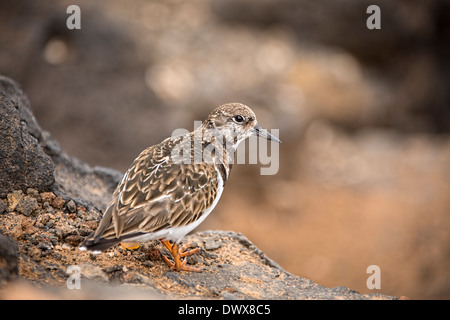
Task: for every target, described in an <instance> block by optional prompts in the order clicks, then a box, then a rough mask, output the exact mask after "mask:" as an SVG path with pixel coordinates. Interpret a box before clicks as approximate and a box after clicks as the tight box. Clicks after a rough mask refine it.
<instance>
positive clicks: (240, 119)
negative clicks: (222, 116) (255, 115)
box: [233, 114, 244, 123]
mask: <svg viewBox="0 0 450 320" xmlns="http://www.w3.org/2000/svg"><path fill="white" fill-rule="evenodd" d="M233 120H234V122H236V123H242V122H244V117H243V116H241V115H240V114H238V115H237V116H234V117H233Z"/></svg>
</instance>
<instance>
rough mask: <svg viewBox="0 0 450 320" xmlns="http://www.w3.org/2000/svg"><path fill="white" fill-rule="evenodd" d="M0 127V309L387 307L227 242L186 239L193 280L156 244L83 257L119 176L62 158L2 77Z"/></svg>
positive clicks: (211, 234) (215, 235)
mask: <svg viewBox="0 0 450 320" xmlns="http://www.w3.org/2000/svg"><path fill="white" fill-rule="evenodd" d="M0 118H1V119H2V121H1V122H0V153H1V161H0V174H1V177H0V178H1V181H2V184H1V186H0V299H9V298H13V299H14V298H15V299H17V298H19V299H21V298H39V299H42V298H55V299H59V298H84V299H94V298H97V299H98V298H100V299H106V298H115V299H117V298H120V299H121V298H151V299H395V297H389V296H385V295H381V294H360V293H358V292H356V291H353V290H350V289H348V288H345V287H337V288H326V287H323V286H321V285H318V284H316V283H314V282H313V281H311V280H309V279H305V278H302V277H299V276H295V275H292V274H290V273H288V272H286V271H285V270H283V269H282V268H281V267H280V266H279V265H278V264H277V263H276V262H274V261H272V260H271V259H269V258H268V257H267V256H266V255H265V254H264V252H262V251H261V250H259V249H258V248H257V247H256V246H254V245H253V244H252V243H251V242H250V241H249V240H248V239H247V238H246V237H245V236H243V235H241V234H239V233H235V232H224V231H208V232H197V233H194V234H191V235H189V236H188V237H186V239H185V242H186V243H187V242H188V243H191V244H192V245H193V246H195V247H198V248H199V249H200V251H199V253H198V254H196V255H193V256H191V257H188V263H189V264H195V265H196V266H200V267H202V268H203V269H204V271H203V272H201V273H185V272H173V271H171V270H169V268H168V267H167V266H166V265H165V264H164V262H163V261H162V259H161V254H166V253H165V249H164V248H163V246H162V245H161V244H159V243H158V242H149V243H146V244H144V245H142V246H141V247H140V248H139V249H137V250H132V251H131V250H126V249H123V248H122V247H120V246H118V247H115V248H112V249H109V250H107V251H106V252H104V253H102V254H100V255H93V254H91V253H88V252H82V251H80V250H78V248H77V246H78V244H79V243H80V242H81V241H82V240H83V238H84V237H85V236H87V235H88V234H89V233H90V232H92V231H93V230H95V229H96V228H97V225H98V221H99V220H100V218H101V210H102V209H103V208H104V206H105V205H106V203H107V201H108V199H109V197H110V194H111V192H112V190H113V188H114V186H115V185H116V184H117V182H118V181H119V179H120V178H121V174H120V173H119V172H117V171H114V170H111V169H107V168H101V167H95V168H91V167H89V166H88V165H87V164H85V163H83V162H81V161H79V160H77V159H74V158H72V157H70V156H69V155H67V154H66V153H64V151H63V150H62V148H61V147H60V146H59V145H58V144H57V142H56V141H54V139H53V138H52V137H51V135H50V134H49V133H48V132H45V131H42V130H41V129H40V127H39V125H38V124H37V122H36V120H35V118H34V116H33V114H32V111H31V107H30V104H29V101H28V99H27V97H26V95H25V94H24V93H23V91H22V90H21V88H20V86H19V85H18V84H17V83H15V82H14V81H13V80H11V79H9V78H6V77H1V76H0Z"/></svg>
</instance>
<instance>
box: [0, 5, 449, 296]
mask: <svg viewBox="0 0 450 320" xmlns="http://www.w3.org/2000/svg"><path fill="white" fill-rule="evenodd" d="M71 4H77V5H78V6H80V8H81V28H82V29H81V30H68V29H67V28H66V20H67V18H68V17H69V14H67V13H66V9H67V7H68V6H69V5H71ZM371 4H376V5H378V6H379V7H380V8H381V30H368V29H367V27H366V20H367V18H368V17H369V15H368V14H367V13H366V9H367V7H368V6H369V5H371ZM449 57H450V3H449V2H448V1H446V0H430V1H418V0H399V1H388V0H386V1H375V0H374V1H361V0H351V1H350V0H345V1H344V0H333V1H327V2H326V3H325V2H322V1H306V0H305V1H303V0H258V1H252V0H190V1H182V0H160V1H150V0H133V1H122V0H107V1H95V2H94V1H88V0H77V1H56V0H48V1H35V0H20V1H18V0H2V1H1V2H0V73H1V74H4V75H7V76H9V77H12V78H14V79H15V80H16V81H18V82H19V83H21V84H22V86H23V87H24V89H25V92H26V93H27V94H28V96H29V99H30V101H31V105H32V107H33V110H34V113H35V115H36V118H37V120H38V122H39V123H40V125H41V127H42V128H43V129H45V130H47V131H50V132H51V133H52V135H53V136H54V137H55V138H56V139H57V140H58V141H59V143H60V144H61V145H62V147H63V148H64V149H65V150H66V152H67V153H69V154H70V155H72V156H75V157H78V158H80V159H82V160H84V161H86V162H87V163H89V164H90V165H93V166H94V165H100V166H105V167H112V168H115V169H117V170H120V171H121V172H125V170H126V169H127V168H128V166H129V165H130V163H131V162H132V161H133V159H134V158H135V157H136V156H137V155H138V154H139V153H140V151H142V150H143V149H144V148H146V147H148V146H150V145H153V144H156V143H159V142H160V141H161V140H162V139H164V138H166V137H168V136H170V135H171V133H172V131H173V130H174V129H176V128H186V129H189V130H191V129H192V128H193V121H194V120H202V119H203V118H204V117H205V116H206V115H207V114H208V113H209V112H210V111H211V110H212V108H214V107H216V106H218V105H220V104H223V103H226V102H232V101H238V102H242V103H245V104H247V105H249V106H251V107H252V108H253V110H254V111H255V113H256V114H257V116H258V119H259V123H260V124H261V125H262V126H263V127H265V128H267V129H272V128H276V129H279V130H280V138H281V140H282V141H283V144H281V145H280V158H279V161H280V169H279V171H278V173H277V174H276V175H274V176H261V175H260V167H261V165H248V164H247V165H235V166H234V168H233V174H232V176H231V178H230V180H229V181H228V186H227V188H226V191H225V192H224V194H223V196H222V200H221V201H220V202H219V205H218V206H217V207H216V209H215V212H214V214H212V215H211V216H210V217H209V218H208V219H207V220H206V221H205V222H204V223H203V224H202V225H201V227H200V229H222V230H233V231H236V232H241V233H243V234H244V235H245V236H247V237H248V238H249V239H250V240H251V241H252V242H253V243H255V244H256V245H257V246H258V247H259V248H261V249H262V250H263V251H265V252H266V253H267V255H268V256H269V257H271V258H272V259H274V260H275V261H277V262H278V263H279V264H280V265H281V266H282V267H284V268H285V269H286V270H287V271H289V272H291V273H294V274H296V275H301V276H304V277H307V278H310V279H312V280H313V281H315V282H317V283H320V284H322V285H325V286H329V287H334V286H346V287H350V288H351V289H354V290H358V291H360V292H374V291H376V292H382V293H385V294H391V295H397V296H408V297H409V298H420V299H433V298H438V299H449V298H450V135H449V133H450V90H449V89H450V88H449V83H450V59H449ZM373 264H375V265H378V266H379V267H380V268H381V290H369V289H367V287H366V280H367V278H368V276H369V274H366V269H367V267H368V266H369V265H373Z"/></svg>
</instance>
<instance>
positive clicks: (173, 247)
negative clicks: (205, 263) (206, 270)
mask: <svg viewBox="0 0 450 320" xmlns="http://www.w3.org/2000/svg"><path fill="white" fill-rule="evenodd" d="M160 241H161V243H162V244H163V245H164V246H165V247H166V248H167V249H168V250H169V252H170V253H171V254H172V257H173V259H174V262H172V261H170V260H169V258H167V257H166V256H165V255H163V256H162V257H163V260H164V262H165V263H166V264H167V266H168V267H169V268H171V269H173V270H175V271H191V272H202V271H203V270H202V269H201V268H196V267H191V266H187V265H186V263H187V261H186V258H185V257H188V256H191V255H193V254H195V253H197V252H198V251H199V248H195V249H192V250H189V251H185V250H186V249H187V248H189V247H192V244H185V245H183V246H181V247H179V246H178V244H177V243H174V244H171V243H170V242H169V241H167V240H160ZM180 257H181V258H184V259H183V260H181V259H180Z"/></svg>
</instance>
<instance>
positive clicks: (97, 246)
mask: <svg viewBox="0 0 450 320" xmlns="http://www.w3.org/2000/svg"><path fill="white" fill-rule="evenodd" d="M120 241H121V240H120V239H117V238H113V239H96V238H92V237H91V236H89V237H87V239H86V240H84V241H83V242H82V243H81V244H80V246H79V249H80V250H82V251H92V252H93V253H94V254H98V253H100V252H102V251H104V250H106V249H108V248H111V247H113V246H115V245H116V244H118V243H120Z"/></svg>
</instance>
